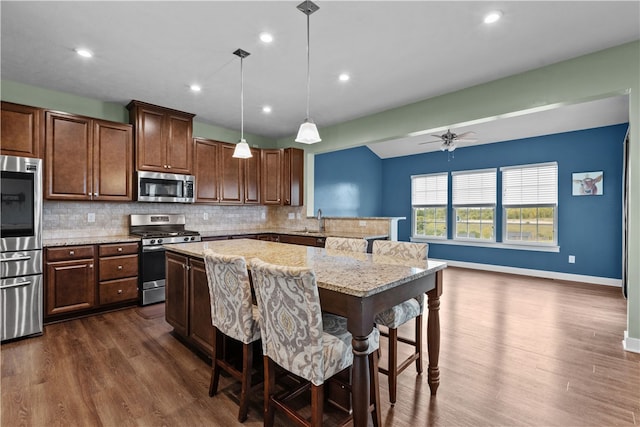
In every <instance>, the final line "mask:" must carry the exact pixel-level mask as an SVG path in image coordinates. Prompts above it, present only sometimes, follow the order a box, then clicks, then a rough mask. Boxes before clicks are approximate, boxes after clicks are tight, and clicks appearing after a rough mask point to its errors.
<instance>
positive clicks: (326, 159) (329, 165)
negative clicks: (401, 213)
mask: <svg viewBox="0 0 640 427" xmlns="http://www.w3.org/2000/svg"><path fill="white" fill-rule="evenodd" d="M314 168H315V175H314V180H315V186H314V202H313V206H314V207H315V208H316V209H318V208H320V209H322V213H323V215H325V216H346V217H356V216H359V217H371V216H380V214H381V211H382V193H381V192H380V188H381V185H382V160H381V159H380V158H379V157H378V156H376V155H375V154H374V153H373V152H372V151H371V150H369V149H368V148H367V147H357V148H351V149H348V150H340V151H334V152H331V153H327V154H321V155H317V156H316V157H315V163H314Z"/></svg>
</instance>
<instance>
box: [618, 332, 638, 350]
mask: <svg viewBox="0 0 640 427" xmlns="http://www.w3.org/2000/svg"><path fill="white" fill-rule="evenodd" d="M622 348H624V349H625V350H626V351H632V352H634V353H640V339H638V338H631V337H630V336H629V331H624V339H623V340H622Z"/></svg>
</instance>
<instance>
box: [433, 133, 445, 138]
mask: <svg viewBox="0 0 640 427" xmlns="http://www.w3.org/2000/svg"><path fill="white" fill-rule="evenodd" d="M431 136H433V137H434V138H440V139H442V135H436V134H433V133H432V134H431Z"/></svg>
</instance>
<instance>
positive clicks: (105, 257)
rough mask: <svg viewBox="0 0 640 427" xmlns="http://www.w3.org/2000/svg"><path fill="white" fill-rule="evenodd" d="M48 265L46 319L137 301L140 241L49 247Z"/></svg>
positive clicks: (47, 253) (78, 314)
mask: <svg viewBox="0 0 640 427" xmlns="http://www.w3.org/2000/svg"><path fill="white" fill-rule="evenodd" d="M45 265H46V268H45V283H46V287H45V301H46V303H45V322H51V321H57V320H63V319H68V318H73V317H77V316H81V315H82V316H84V315H87V314H93V313H98V312H101V311H105V310H107V309H112V308H114V307H117V306H118V305H121V306H126V305H133V304H137V302H138V243H137V242H134V243H119V244H104V245H80V246H62V247H51V248H46V250H45ZM96 266H97V268H96Z"/></svg>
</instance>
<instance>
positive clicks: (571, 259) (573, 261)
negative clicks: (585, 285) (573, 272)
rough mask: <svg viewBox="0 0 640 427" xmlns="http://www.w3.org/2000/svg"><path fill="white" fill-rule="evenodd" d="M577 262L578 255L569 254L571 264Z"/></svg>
mask: <svg viewBox="0 0 640 427" xmlns="http://www.w3.org/2000/svg"><path fill="white" fill-rule="evenodd" d="M575 263H576V256H575V255H569V264H575Z"/></svg>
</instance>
